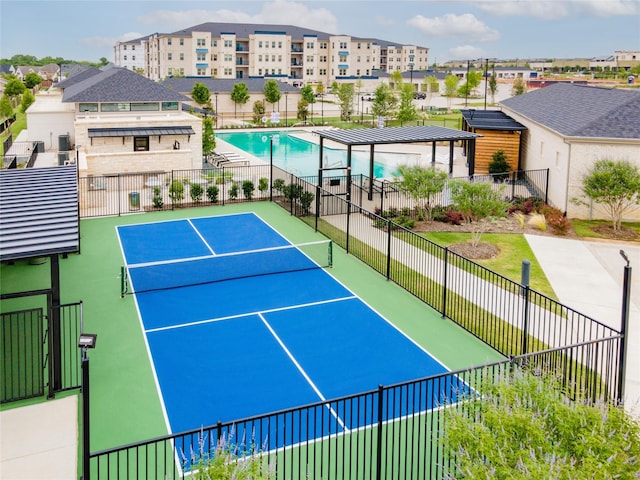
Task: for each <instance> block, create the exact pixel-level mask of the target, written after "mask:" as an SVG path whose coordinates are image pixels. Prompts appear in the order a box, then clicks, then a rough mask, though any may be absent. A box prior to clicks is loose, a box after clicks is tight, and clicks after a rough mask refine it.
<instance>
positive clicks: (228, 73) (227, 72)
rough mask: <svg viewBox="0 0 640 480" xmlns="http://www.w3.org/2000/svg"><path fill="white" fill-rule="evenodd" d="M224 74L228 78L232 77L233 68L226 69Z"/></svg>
mask: <svg viewBox="0 0 640 480" xmlns="http://www.w3.org/2000/svg"><path fill="white" fill-rule="evenodd" d="M224 74H225V75H226V76H229V77H230V76H232V75H233V68H225V69H224Z"/></svg>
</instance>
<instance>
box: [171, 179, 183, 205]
mask: <svg viewBox="0 0 640 480" xmlns="http://www.w3.org/2000/svg"><path fill="white" fill-rule="evenodd" d="M169 198H170V199H171V201H172V202H173V203H174V204H176V205H180V204H181V203H182V200H184V183H183V182H182V180H173V181H172V182H171V185H169Z"/></svg>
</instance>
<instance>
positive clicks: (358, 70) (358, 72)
mask: <svg viewBox="0 0 640 480" xmlns="http://www.w3.org/2000/svg"><path fill="white" fill-rule="evenodd" d="M356 75H357V76H358V77H359V76H360V69H357V70H356Z"/></svg>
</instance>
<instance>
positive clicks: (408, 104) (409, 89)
mask: <svg viewBox="0 0 640 480" xmlns="http://www.w3.org/2000/svg"><path fill="white" fill-rule="evenodd" d="M413 93H414V90H413V85H409V84H408V83H407V84H405V85H402V87H401V90H400V105H399V108H398V115H397V119H398V120H400V123H401V124H402V123H405V122H410V121H411V120H415V119H416V117H417V116H418V114H417V112H416V106H415V104H414V103H413Z"/></svg>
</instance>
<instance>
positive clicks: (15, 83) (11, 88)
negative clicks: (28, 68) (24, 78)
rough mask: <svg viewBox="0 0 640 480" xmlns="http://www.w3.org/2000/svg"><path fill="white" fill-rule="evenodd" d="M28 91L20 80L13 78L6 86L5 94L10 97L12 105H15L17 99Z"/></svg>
mask: <svg viewBox="0 0 640 480" xmlns="http://www.w3.org/2000/svg"><path fill="white" fill-rule="evenodd" d="M26 89H27V87H25V86H24V83H22V82H21V81H20V80H19V79H18V78H12V79H11V80H9V81H8V82H7V84H6V85H5V86H4V93H5V95H8V96H9V98H10V99H11V103H13V102H14V101H15V98H16V97H19V96H20V95H22V94H23V93H24V91H25V90H26Z"/></svg>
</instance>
